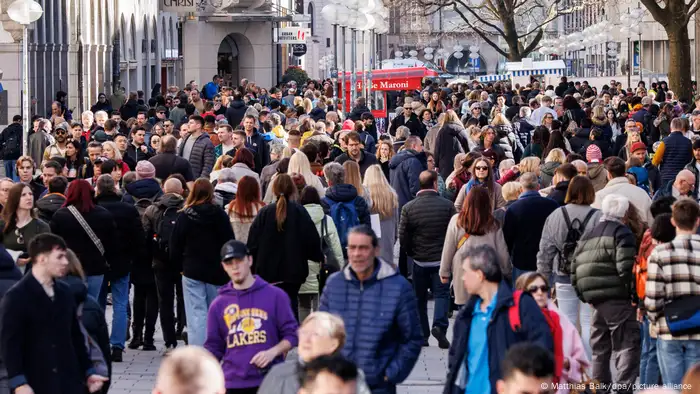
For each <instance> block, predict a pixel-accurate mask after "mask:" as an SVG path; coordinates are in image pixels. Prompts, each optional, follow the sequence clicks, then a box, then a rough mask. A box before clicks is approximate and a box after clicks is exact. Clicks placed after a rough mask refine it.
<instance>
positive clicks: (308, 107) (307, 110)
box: [303, 98, 314, 115]
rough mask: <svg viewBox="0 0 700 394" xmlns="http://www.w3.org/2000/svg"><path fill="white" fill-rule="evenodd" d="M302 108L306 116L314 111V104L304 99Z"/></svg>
mask: <svg viewBox="0 0 700 394" xmlns="http://www.w3.org/2000/svg"><path fill="white" fill-rule="evenodd" d="M303 107H304V112H305V113H306V114H307V115H308V114H310V113H311V111H312V110H313V109H314V104H313V102H312V101H311V100H310V99H308V98H305V99H304V102H303Z"/></svg>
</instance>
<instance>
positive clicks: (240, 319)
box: [204, 275, 298, 389]
mask: <svg viewBox="0 0 700 394" xmlns="http://www.w3.org/2000/svg"><path fill="white" fill-rule="evenodd" d="M297 328H298V324H297V321H296V319H295V318H294V314H293V313H292V308H291V305H290V302H289V297H288V296H287V294H286V293H285V292H284V291H283V290H281V289H280V288H278V287H275V286H272V285H270V284H269V283H267V282H265V281H264V280H263V279H261V278H260V277H258V276H257V275H256V276H255V282H254V283H253V285H252V286H251V287H249V288H248V289H245V290H236V289H234V288H233V284H232V283H231V282H229V283H227V284H226V285H224V286H222V287H221V288H220V289H219V295H218V296H217V297H216V299H214V302H212V304H211V306H210V307H209V314H208V315H207V340H206V342H205V343H204V347H205V348H206V349H207V350H209V351H210V352H211V353H212V354H213V355H214V357H216V359H217V360H219V361H221V367H222V369H223V371H224V376H225V378H226V388H227V389H239V388H249V387H258V386H260V384H261V383H262V381H263V378H264V377H265V373H266V372H267V371H268V370H269V369H270V368H271V367H272V366H273V365H275V364H278V363H280V362H282V361H283V359H282V357H278V358H276V359H275V360H274V361H272V362H271V363H270V364H269V365H268V366H267V367H266V368H265V369H264V370H261V369H260V368H258V367H257V366H255V365H254V364H251V363H250V360H251V359H252V358H253V356H255V355H256V354H257V353H258V352H261V351H263V350H267V349H270V348H271V347H273V346H275V345H277V344H278V343H280V342H281V341H282V340H283V339H286V340H288V341H289V342H290V343H291V344H292V347H295V346H297V343H298V338H297Z"/></svg>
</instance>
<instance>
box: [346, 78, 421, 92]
mask: <svg viewBox="0 0 700 394" xmlns="http://www.w3.org/2000/svg"><path fill="white" fill-rule="evenodd" d="M357 88H358V89H362V81H361V80H360V81H357ZM372 89H374V90H408V89H410V86H409V84H408V81H407V80H406V81H379V83H377V81H372Z"/></svg>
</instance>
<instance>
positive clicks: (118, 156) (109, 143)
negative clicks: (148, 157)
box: [102, 141, 124, 161]
mask: <svg viewBox="0 0 700 394" xmlns="http://www.w3.org/2000/svg"><path fill="white" fill-rule="evenodd" d="M106 146H109V147H110V148H112V152H114V161H122V160H123V159H124V158H123V157H122V153H121V152H119V148H118V147H117V144H116V143H115V142H114V141H105V142H103V143H102V149H104V148H105V147H106Z"/></svg>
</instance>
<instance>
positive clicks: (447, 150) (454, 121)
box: [433, 110, 471, 179]
mask: <svg viewBox="0 0 700 394" xmlns="http://www.w3.org/2000/svg"><path fill="white" fill-rule="evenodd" d="M468 140H469V135H468V134H467V131H466V130H465V129H464V125H462V122H461V121H460V120H459V116H457V113H456V112H455V111H453V110H448V111H447V112H445V117H444V118H443V121H442V124H441V125H440V131H438V134H437V138H436V139H435V150H434V152H433V153H434V154H435V166H436V167H437V168H438V172H439V173H440V175H441V176H442V178H443V179H447V178H448V177H449V176H450V173H451V172H452V169H453V168H454V167H453V163H454V159H455V156H457V154H458V153H462V152H469V151H471V148H470V146H469V141H468ZM460 146H461V150H460V149H459V147H460Z"/></svg>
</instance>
